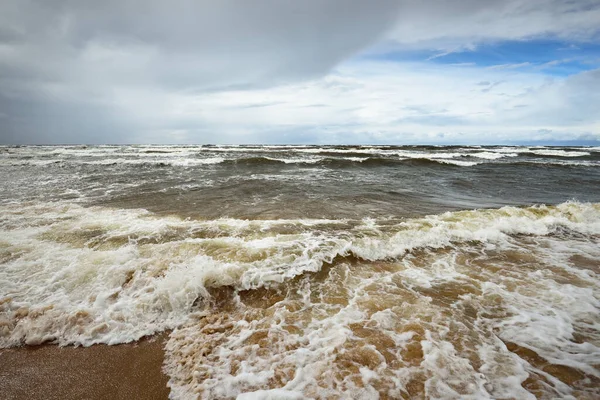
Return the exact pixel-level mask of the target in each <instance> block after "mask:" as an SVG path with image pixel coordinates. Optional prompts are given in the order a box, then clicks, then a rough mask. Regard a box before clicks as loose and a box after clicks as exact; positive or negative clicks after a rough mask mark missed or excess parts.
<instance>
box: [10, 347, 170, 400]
mask: <svg viewBox="0 0 600 400" xmlns="http://www.w3.org/2000/svg"><path fill="white" fill-rule="evenodd" d="M164 339H165V337H163V336H157V337H153V338H150V339H144V340H141V341H139V342H137V343H133V344H121V345H116V346H106V345H94V346H91V347H58V346H53V345H42V346H35V347H20V348H12V349H1V350H0V393H2V398H3V399H6V400H9V399H10V400H17V399H48V400H50V399H63V400H66V399H166V398H168V395H169V389H168V388H167V380H168V378H167V376H165V375H164V374H163V373H162V370H161V367H162V362H163V358H164V353H163V345H164Z"/></svg>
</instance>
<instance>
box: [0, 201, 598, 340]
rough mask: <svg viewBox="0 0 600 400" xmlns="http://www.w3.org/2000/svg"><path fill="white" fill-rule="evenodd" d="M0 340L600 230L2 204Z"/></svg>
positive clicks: (570, 207)
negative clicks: (341, 264) (225, 290)
mask: <svg viewBox="0 0 600 400" xmlns="http://www.w3.org/2000/svg"><path fill="white" fill-rule="evenodd" d="M0 222H1V225H0V227H1V232H2V234H1V235H0V237H2V239H1V240H0V263H1V264H2V266H3V267H2V269H0V287H2V289H3V290H2V298H0V321H1V322H0V346H1V347H10V346H16V345H20V344H22V343H27V344H37V343H42V342H46V341H50V342H56V343H59V344H61V345H65V344H78V345H86V346H87V345H91V344H94V343H108V344H115V343H123V342H129V341H132V340H136V339H139V338H140V337H142V336H145V335H149V334H152V333H155V332H158V331H162V330H165V329H173V328H176V327H177V326H180V325H181V324H182V323H183V322H184V321H185V320H186V319H187V318H188V315H189V313H190V312H191V311H192V309H193V307H194V304H196V303H197V302H198V301H199V300H200V301H201V300H202V299H205V298H208V297H210V295H209V293H208V290H209V289H210V288H218V287H224V286H232V287H235V288H238V289H239V290H247V289H257V288H269V287H271V286H273V285H277V284H280V283H282V282H286V281H290V280H291V279H293V278H294V277H297V276H299V275H302V274H305V273H308V272H316V271H320V270H321V268H323V266H324V265H326V264H331V263H334V262H335V260H337V259H339V257H347V256H352V257H356V258H357V259H361V260H368V261H377V260H390V259H402V258H403V257H405V256H406V255H408V254H411V253H412V252H414V251H416V250H418V249H441V248H445V247H458V248H461V247H464V246H467V247H468V246H469V245H470V244H471V243H475V242H476V243H489V244H493V245H495V246H509V245H510V243H511V241H512V240H513V239H512V238H513V237H516V236H518V235H533V236H536V237H538V236H547V235H554V234H556V235H567V234H570V232H571V233H572V234H576V235H587V236H590V237H592V236H594V235H598V234H600V204H581V203H575V202H568V203H563V204H560V205H558V206H533V207H527V208H515V207H503V208H500V209H491V210H473V211H461V212H452V213H444V214H440V215H432V216H428V217H424V218H417V219H406V220H403V219H402V220H390V219H387V220H372V219H365V220H322V219H314V220H308V219H294V220H292V219H290V220H236V219H218V220H211V221H194V220H181V219H179V218H177V217H159V216H157V215H154V214H152V213H150V212H147V211H144V210H123V209H110V208H102V207H90V208H85V207H81V206H79V205H75V204H72V203H68V202H56V203H28V204H17V203H8V204H5V205H2V206H1V207H0Z"/></svg>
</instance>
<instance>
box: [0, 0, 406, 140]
mask: <svg viewBox="0 0 600 400" xmlns="http://www.w3.org/2000/svg"><path fill="white" fill-rule="evenodd" d="M396 10H397V2H395V1H393V0H384V1H377V2H375V3H371V2H362V1H360V2H359V1H355V2H348V1H344V0H336V1H317V0H309V1H298V2H291V1H275V0H259V1H244V0H224V1H185V0H178V1H103V2H95V1H94V2H93V1H22V0H18V1H5V2H3V3H2V5H0V15H1V16H0V26H1V27H2V28H1V29H0V76H1V77H0V93H1V94H2V106H3V112H2V113H3V115H4V117H3V124H2V125H3V127H2V131H1V132H0V135H2V136H0V139H2V140H1V141H2V142H7V141H10V142H12V141H15V140H16V141H21V140H19V135H21V134H22V132H24V131H23V129H25V128H24V127H26V129H25V130H26V131H27V132H28V134H27V136H26V137H24V138H22V139H23V141H30V140H33V141H36V140H37V138H36V136H35V133H34V132H35V131H36V130H39V131H40V133H39V136H38V137H39V138H40V140H47V136H48V134H46V133H42V132H41V130H43V129H46V130H47V129H48V128H52V127H56V129H55V130H56V131H57V133H56V134H57V135H58V137H57V138H56V141H58V142H61V141H63V140H73V139H75V141H101V142H102V141H115V139H120V138H119V137H118V136H115V135H122V134H125V132H124V131H123V130H121V131H119V132H113V134H112V135H111V134H110V132H107V133H105V135H107V136H106V137H103V138H101V139H99V138H98V137H97V136H96V134H97V132H95V131H96V130H89V131H88V130H86V129H79V128H80V124H75V126H74V127H73V129H69V126H68V125H69V120H71V121H75V120H76V119H78V118H81V115H82V113H83V115H85V114H88V113H90V114H93V113H94V112H96V111H99V112H100V113H101V115H98V116H97V117H98V118H100V117H102V118H103V119H105V120H106V118H108V119H111V120H113V122H114V125H115V128H116V127H117V126H119V125H121V124H122V123H124V122H125V121H126V120H127V118H128V116H127V115H123V113H121V112H119V110H118V106H116V105H114V104H113V94H114V91H115V90H119V91H122V90H125V91H127V90H138V89H140V88H141V89H143V88H153V89H158V90H165V91H177V90H186V91H201V92H205V91H207V90H221V89H222V88H231V87H245V88H252V87H268V86H270V85H274V84H278V83H282V82H287V81H294V80H300V79H306V78H310V77H316V76H320V75H323V74H325V73H327V71H328V70H329V69H330V68H331V67H332V66H334V65H336V64H337V63H339V62H340V61H341V60H343V59H345V58H347V57H348V56H350V55H352V54H353V53H355V52H356V51H358V50H360V49H361V48H363V47H364V46H366V45H368V44H370V43H371V42H372V41H374V40H376V39H377V38H378V37H379V36H380V35H381V34H382V33H383V32H384V31H385V30H386V29H387V28H389V27H390V26H391V24H392V23H393V22H394V20H395V17H396V12H397V11H396ZM75 104H76V106H74V105H75ZM24 106H26V108H22V107H24ZM61 106H62V107H64V108H65V110H61V109H60V108H61ZM86 107H87V111H86ZM68 109H70V110H72V111H73V112H66V110H68ZM28 113H29V121H23V119H22V118H23V115H26V114H28ZM69 114H70V115H69ZM67 116H69V117H70V118H66V117H67ZM37 118H40V119H39V120H37V121H36V119H37ZM89 118H90V119H92V120H93V119H94V118H93V115H89ZM59 127H60V128H59ZM117 130H118V129H117ZM58 131H61V132H65V134H66V136H62V137H63V138H64V139H62V138H60V137H61V134H60V133H59V132H58ZM74 131H77V134H74V133H73V132H74ZM67 132H69V133H67ZM117 141H120V140H117Z"/></svg>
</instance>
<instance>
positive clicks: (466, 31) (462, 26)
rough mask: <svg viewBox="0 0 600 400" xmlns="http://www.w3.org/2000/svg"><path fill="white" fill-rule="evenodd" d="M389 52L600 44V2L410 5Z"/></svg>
mask: <svg viewBox="0 0 600 400" xmlns="http://www.w3.org/2000/svg"><path fill="white" fill-rule="evenodd" d="M401 3H402V7H401V10H400V17H399V19H398V21H397V23H396V25H395V28H394V29H393V30H392V31H390V33H389V34H388V39H389V42H388V43H387V45H388V46H391V47H400V48H413V49H414V48H421V49H434V50H439V51H440V52H441V53H440V55H439V56H442V55H447V54H448V53H450V52H454V51H464V50H473V49H474V48H475V47H476V45H478V44H481V43H486V42H494V41H503V40H528V39H533V38H539V37H543V38H547V37H552V38H555V39H561V40H566V41H583V42H585V41H593V40H598V38H599V34H600V28H599V27H598V21H600V2H599V1H598V0H577V1H569V0H462V1H451V0H428V1H420V0H408V1H402V2H401Z"/></svg>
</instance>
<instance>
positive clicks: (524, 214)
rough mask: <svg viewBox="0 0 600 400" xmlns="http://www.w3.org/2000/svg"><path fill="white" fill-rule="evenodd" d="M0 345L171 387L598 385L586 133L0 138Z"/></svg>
mask: <svg viewBox="0 0 600 400" xmlns="http://www.w3.org/2000/svg"><path fill="white" fill-rule="evenodd" d="M0 189H1V190H0V347H13V346H19V345H23V344H39V343H44V342H51V343H56V344H59V345H83V346H89V345H92V344H95V343H108V344H118V343H127V342H131V341H135V340H137V339H139V338H141V337H143V336H146V335H152V334H155V333H158V332H162V331H168V332H170V333H169V340H168V342H167V344H166V358H165V365H164V369H165V372H166V373H167V375H168V376H169V378H170V382H169V385H170V387H171V397H172V398H175V399H193V398H211V399H228V398H239V399H303V398H315V399H374V398H381V399H397V398H406V399H412V398H438V399H458V398H461V399H469V398H470V399H486V398H489V399H500V398H502V399H509V398H514V399H535V398H543V399H552V398H566V399H568V398H572V399H595V398H599V397H600V290H599V289H600V148H594V147H572V148H563V147H561V148H557V147H472V146H471V147H459V146H450V147H443V146H440V147H433V146H402V147H395V146H23V147H9V146H4V147H0Z"/></svg>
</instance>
